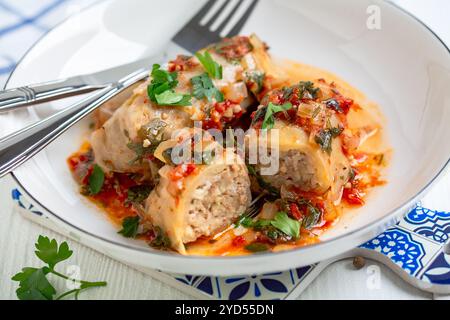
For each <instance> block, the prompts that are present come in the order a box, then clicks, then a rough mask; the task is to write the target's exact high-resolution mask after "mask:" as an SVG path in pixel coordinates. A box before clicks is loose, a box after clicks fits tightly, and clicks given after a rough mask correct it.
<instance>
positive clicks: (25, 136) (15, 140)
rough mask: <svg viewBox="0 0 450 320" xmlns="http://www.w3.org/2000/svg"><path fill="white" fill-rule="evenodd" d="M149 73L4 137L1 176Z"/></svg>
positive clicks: (137, 74)
mask: <svg viewBox="0 0 450 320" xmlns="http://www.w3.org/2000/svg"><path fill="white" fill-rule="evenodd" d="M147 76H148V70H140V71H137V72H135V73H132V74H131V75H129V76H127V77H125V78H123V79H122V80H120V81H119V82H117V83H116V84H112V85H110V86H108V87H106V88H104V89H102V90H99V91H98V92H95V93H93V94H92V95H90V96H88V97H87V98H84V99H83V100H82V101H80V102H78V103H76V104H74V105H72V106H71V107H69V108H67V109H64V110H61V111H60V112H58V113H56V114H54V115H52V116H50V117H48V118H46V119H43V120H41V121H38V122H37V123H35V124H32V125H30V126H28V127H26V128H24V129H22V130H20V131H18V132H15V133H13V134H10V135H9V136H6V137H4V138H2V139H0V178H1V177H2V176H4V175H5V174H7V173H9V172H11V171H12V170H14V169H15V168H16V167H18V166H19V165H21V164H22V163H24V162H25V161H27V160H28V159H30V158H31V157H33V156H34V155H35V154H36V153H38V152H39V151H41V150H42V149H43V148H45V147H46V146H47V145H48V144H49V143H50V142H52V141H53V140H55V139H56V138H57V137H59V136H60V135H61V134H62V133H64V132H65V131H66V130H67V129H69V128H70V127H71V126H73V125H74V124H75V123H77V122H78V121H80V120H81V119H83V118H84V117H85V116H86V115H88V114H89V113H90V112H92V111H94V110H95V109H96V108H98V107H99V106H101V105H102V104H103V103H105V102H106V101H108V100H109V99H111V98H112V97H114V96H115V95H117V94H119V93H120V92H122V91H123V90H125V89H126V88H128V87H130V86H131V85H133V84H135V83H136V82H138V81H140V80H142V79H144V78H146V77H147Z"/></svg>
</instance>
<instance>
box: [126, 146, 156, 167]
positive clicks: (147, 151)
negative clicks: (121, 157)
mask: <svg viewBox="0 0 450 320" xmlns="http://www.w3.org/2000/svg"><path fill="white" fill-rule="evenodd" d="M127 148H128V149H130V150H131V151H134V153H135V154H136V157H135V158H134V159H133V160H131V161H130V165H133V164H135V163H142V160H144V159H145V158H146V157H148V156H151V155H153V153H154V152H155V148H154V147H153V146H149V147H144V146H143V145H142V142H129V143H128V144H127Z"/></svg>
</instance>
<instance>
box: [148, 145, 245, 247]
mask: <svg viewBox="0 0 450 320" xmlns="http://www.w3.org/2000/svg"><path fill="white" fill-rule="evenodd" d="M202 139H203V141H202V142H203V145H204V148H203V151H202V155H201V158H202V159H203V163H202V164H194V163H182V164H178V165H175V164H173V163H171V160H169V158H168V155H169V154H170V153H173V150H174V149H173V147H174V146H175V145H179V144H180V143H183V142H184V141H186V140H180V139H176V140H171V141H167V142H165V143H164V144H161V146H160V148H159V149H158V150H157V151H156V152H155V155H156V156H157V157H159V158H160V159H161V160H162V161H165V162H166V163H167V164H166V165H165V166H164V167H162V168H161V169H160V170H159V175H160V178H159V184H158V185H157V187H156V188H155V189H154V190H153V191H152V193H151V194H150V196H149V197H148V199H147V201H146V213H147V215H148V217H149V219H150V221H151V223H152V224H153V225H154V226H155V227H159V228H161V230H162V231H163V232H165V234H166V235H167V237H168V238H169V239H170V243H171V246H172V248H173V249H175V250H177V251H178V252H180V253H182V254H185V253H186V248H185V244H186V243H189V242H193V241H195V240H197V239H198V238H200V237H208V236H212V235H214V234H215V233H217V232H219V231H221V230H222V229H224V228H226V227H228V226H229V225H230V224H231V223H233V222H234V221H235V220H236V219H237V218H238V217H239V216H240V215H241V214H243V213H244V212H245V210H246V209H247V207H248V205H249V204H250V202H251V192H250V179H249V177H248V173H247V168H246V166H245V164H244V162H243V160H242V159H241V158H240V157H239V156H237V155H236V154H235V153H234V152H233V150H228V149H224V148H222V147H221V146H220V145H219V144H218V143H216V142H215V141H213V140H211V138H202ZM189 143H190V142H189ZM168 151H169V152H168Z"/></svg>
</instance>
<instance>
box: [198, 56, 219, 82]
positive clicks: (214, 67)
mask: <svg viewBox="0 0 450 320" xmlns="http://www.w3.org/2000/svg"><path fill="white" fill-rule="evenodd" d="M195 56H196V57H197V59H198V60H199V61H200V63H201V64H202V66H203V68H205V70H206V72H207V73H208V74H209V75H210V77H212V78H213V79H222V66H221V65H220V64H218V63H217V62H215V61H214V60H213V58H212V56H211V54H210V53H209V52H208V51H205V53H204V54H203V55H202V54H201V53H200V52H197V53H196V54H195Z"/></svg>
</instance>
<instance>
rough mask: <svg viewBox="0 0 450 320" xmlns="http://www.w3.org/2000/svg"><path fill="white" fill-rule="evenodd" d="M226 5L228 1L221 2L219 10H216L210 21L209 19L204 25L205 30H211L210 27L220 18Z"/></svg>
mask: <svg viewBox="0 0 450 320" xmlns="http://www.w3.org/2000/svg"><path fill="white" fill-rule="evenodd" d="M228 4H229V2H228V1H224V2H223V4H222V6H221V7H220V8H219V10H217V11H216V12H215V13H214V15H213V16H212V17H211V19H209V21H207V22H206V24H205V27H206V28H211V26H212V25H213V24H214V22H215V21H216V20H217V19H218V18H219V17H220V15H221V13H222V12H223V10H225V8H226V7H227V6H228Z"/></svg>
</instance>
